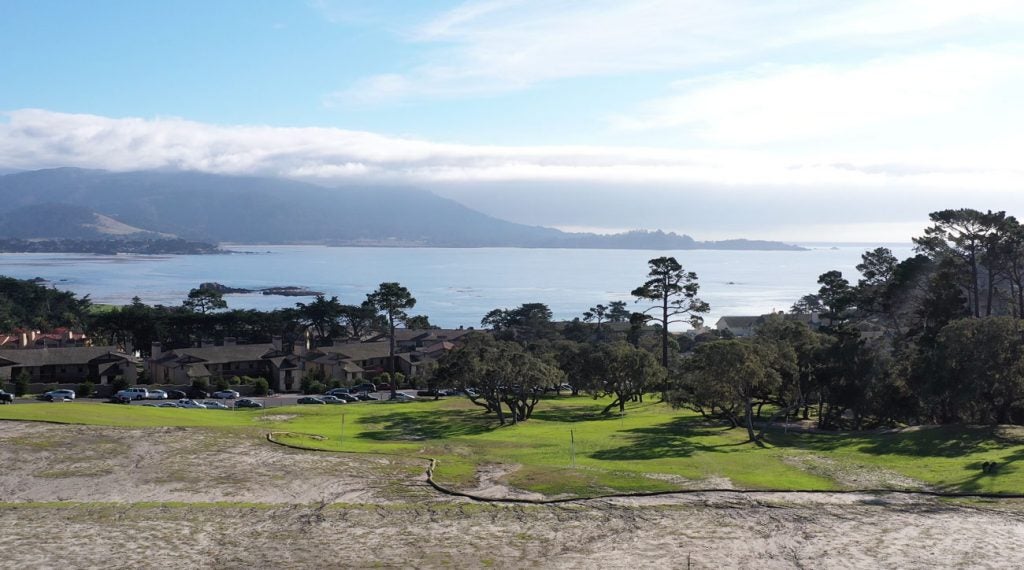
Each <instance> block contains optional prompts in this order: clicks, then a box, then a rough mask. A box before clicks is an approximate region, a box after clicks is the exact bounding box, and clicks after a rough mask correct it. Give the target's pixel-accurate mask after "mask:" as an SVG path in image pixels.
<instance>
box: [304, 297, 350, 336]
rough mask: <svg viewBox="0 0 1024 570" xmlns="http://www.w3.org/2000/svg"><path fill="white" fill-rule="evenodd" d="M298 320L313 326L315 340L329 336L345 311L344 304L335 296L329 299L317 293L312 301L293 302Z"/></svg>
mask: <svg viewBox="0 0 1024 570" xmlns="http://www.w3.org/2000/svg"><path fill="white" fill-rule="evenodd" d="M295 308H296V309H297V311H298V315H299V319H300V321H301V322H302V323H303V324H305V325H308V326H311V327H313V330H314V331H315V332H316V340H320V339H327V338H330V337H331V333H332V331H333V330H334V329H335V328H336V327H337V326H338V320H339V319H341V317H342V315H344V313H345V306H344V305H342V304H341V302H340V301H338V298H337V297H331V298H330V299H328V298H326V297H324V296H323V295H317V296H316V298H315V299H314V300H313V302H312V303H295Z"/></svg>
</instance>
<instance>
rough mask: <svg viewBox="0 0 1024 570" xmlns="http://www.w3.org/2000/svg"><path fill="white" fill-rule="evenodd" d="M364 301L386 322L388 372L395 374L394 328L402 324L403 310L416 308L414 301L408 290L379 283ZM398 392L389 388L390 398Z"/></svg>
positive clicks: (389, 283)
mask: <svg viewBox="0 0 1024 570" xmlns="http://www.w3.org/2000/svg"><path fill="white" fill-rule="evenodd" d="M366 300H367V301H368V302H369V304H370V305H371V306H372V307H374V308H375V309H376V310H377V312H378V314H381V315H382V316H383V317H384V318H385V319H387V322H388V372H391V373H392V374H394V372H395V327H396V326H397V324H398V323H400V322H403V321H404V320H405V319H406V318H407V316H408V315H406V313H405V310H406V309H411V308H413V307H415V306H416V299H415V297H413V296H412V294H411V293H409V290H408V289H406V288H405V287H402V286H401V285H399V284H398V283H394V282H385V283H381V284H380V286H379V287H377V290H376V291H374V292H373V293H369V294H368V295H366ZM397 392H398V388H397V386H392V387H391V396H392V397H394V395H395V393H397Z"/></svg>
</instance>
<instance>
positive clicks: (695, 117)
mask: <svg viewBox="0 0 1024 570" xmlns="http://www.w3.org/2000/svg"><path fill="white" fill-rule="evenodd" d="M1021 77H1024V49H1021V47H1020V46H1007V47H1003V48H1000V49H988V50H979V49H974V48H957V49H946V50H943V51H940V52H935V53H926V54H921V55H911V56H903V57H884V58H878V59H874V60H871V61H868V62H865V63H861V64H856V65H850V66H835V65H809V66H808V65H794V66H767V67H763V68H761V69H758V70H756V71H752V72H746V73H742V74H730V75H724V76H716V77H709V78H703V79H701V80H697V81H685V82H679V83H677V84H676V85H675V88H676V90H677V91H678V94H676V95H673V96H670V97H665V98H661V99H656V100H653V101H650V102H648V103H646V104H645V105H643V106H642V107H641V108H640V109H639V110H638V111H637V112H636V113H635V114H633V115H631V116H629V115H627V116H618V117H614V118H613V119H612V123H613V124H614V125H615V126H617V127H619V128H622V129H625V130H650V129H666V128H673V129H682V130H687V131H689V132H692V133H693V134H695V135H696V136H697V137H699V138H700V139H702V140H704V141H710V142H715V143H724V144H730V145H758V144H762V143H774V142H779V141H789V140H810V139H829V140H832V141H835V140H843V139H847V138H850V137H854V136H857V135H863V134H865V133H870V134H875V135H878V137H879V138H880V139H883V140H884V137H891V136H893V135H894V134H895V135H896V136H899V135H900V133H901V131H910V130H912V129H909V128H907V129H901V128H900V126H901V125H903V126H906V125H908V124H912V123H913V122H914V121H916V120H918V119H921V118H929V119H939V120H944V121H947V122H950V121H956V120H957V116H958V115H962V114H964V113H969V112H970V111H971V110H972V109H976V108H978V107H979V106H980V105H982V104H983V103H985V101H984V99H986V98H988V97H990V96H991V95H993V94H999V95H1000V96H1001V98H1002V101H1000V103H999V105H1000V106H999V107H995V108H985V109H984V116H983V117H975V116H973V115H972V116H971V119H972V120H981V121H989V122H992V121H995V122H996V123H997V125H1000V124H1002V123H1003V122H1004V121H1005V120H1006V119H1007V118H1008V117H1007V115H1008V114H1012V113H1014V112H1016V106H1017V103H1016V101H1017V100H1019V99H1017V98H1014V97H1006V96H1007V95H1008V94H1012V93H1016V94H1018V95H1019V96H1024V82H1022V81H1021ZM978 126H979V125H978V124H976V123H975V124H974V125H973V128H977V127H978ZM967 131H968V132H969V131H970V129H967ZM952 136H954V137H955V136H961V135H960V134H958V133H954V134H953V135H952Z"/></svg>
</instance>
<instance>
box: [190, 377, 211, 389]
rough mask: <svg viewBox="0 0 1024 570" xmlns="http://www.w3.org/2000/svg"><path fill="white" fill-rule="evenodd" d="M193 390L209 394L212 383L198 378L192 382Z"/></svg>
mask: <svg viewBox="0 0 1024 570" xmlns="http://www.w3.org/2000/svg"><path fill="white" fill-rule="evenodd" d="M192 390H194V391H198V392H209V391H210V383H209V382H207V381H206V380H205V379H203V378H197V379H195V380H193V381H192Z"/></svg>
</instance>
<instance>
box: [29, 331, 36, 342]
mask: <svg viewBox="0 0 1024 570" xmlns="http://www.w3.org/2000/svg"><path fill="white" fill-rule="evenodd" d="M28 341H29V342H31V343H32V344H35V343H36V331H28Z"/></svg>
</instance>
